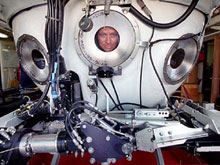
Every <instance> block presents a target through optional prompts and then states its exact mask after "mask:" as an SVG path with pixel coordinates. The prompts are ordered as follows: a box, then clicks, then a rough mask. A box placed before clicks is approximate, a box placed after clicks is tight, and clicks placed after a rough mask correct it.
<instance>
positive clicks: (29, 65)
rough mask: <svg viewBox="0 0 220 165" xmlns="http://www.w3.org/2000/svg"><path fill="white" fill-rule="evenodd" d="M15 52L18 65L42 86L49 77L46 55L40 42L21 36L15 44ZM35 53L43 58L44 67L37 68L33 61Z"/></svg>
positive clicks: (30, 37)
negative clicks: (18, 61) (17, 57)
mask: <svg viewBox="0 0 220 165" xmlns="http://www.w3.org/2000/svg"><path fill="white" fill-rule="evenodd" d="M17 52H18V56H19V60H20V63H21V65H22V67H23V68H24V71H25V72H26V73H27V74H28V76H29V77H30V78H31V79H32V80H33V81H35V82H37V83H39V84H44V83H45V82H46V81H47V78H48V75H49V66H48V55H47V53H46V50H45V49H44V47H43V46H42V45H41V44H40V42H39V41H38V40H37V39H36V38H34V37H33V36H30V35H26V34H24V35H22V36H21V37H20V38H19V39H18V42H17ZM34 52H37V53H38V54H39V55H40V57H42V58H43V61H44V63H45V64H44V65H45V66H44V67H39V66H38V65H36V62H35V61H34V60H33V53H34Z"/></svg>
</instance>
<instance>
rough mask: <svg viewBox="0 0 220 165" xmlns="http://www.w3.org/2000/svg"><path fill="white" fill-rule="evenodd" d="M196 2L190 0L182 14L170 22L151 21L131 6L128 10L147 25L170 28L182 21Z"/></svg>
mask: <svg viewBox="0 0 220 165" xmlns="http://www.w3.org/2000/svg"><path fill="white" fill-rule="evenodd" d="M198 2H199V0H192V2H191V4H190V6H189V7H188V9H187V10H186V11H185V13H183V15H181V16H180V17H179V18H178V19H176V20H175V21H173V22H170V23H158V22H154V21H151V20H150V19H148V18H146V17H145V16H144V15H142V14H141V13H140V12H139V11H138V10H137V9H135V8H134V7H133V6H131V8H130V12H131V13H132V14H133V15H134V16H135V17H137V18H138V19H139V20H140V21H142V22H143V23H144V24H146V25H149V26H152V27H155V28H159V29H168V28H172V27H174V26H177V25H179V24H180V23H181V22H183V21H184V20H185V19H186V18H187V17H188V16H189V15H190V14H191V13H192V11H193V10H194V9H195V7H196V5H197V4H198Z"/></svg>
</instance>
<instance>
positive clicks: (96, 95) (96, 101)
mask: <svg viewBox="0 0 220 165" xmlns="http://www.w3.org/2000/svg"><path fill="white" fill-rule="evenodd" d="M97 104H98V94H97V93H96V94H95V106H96V107H97Z"/></svg>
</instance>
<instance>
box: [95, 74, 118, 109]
mask: <svg viewBox="0 0 220 165" xmlns="http://www.w3.org/2000/svg"><path fill="white" fill-rule="evenodd" d="M98 80H99V82H100V83H101V85H102V87H103V88H104V89H105V91H106V92H107V94H108V96H109V97H110V98H111V100H112V102H113V103H114V104H115V106H117V104H116V102H115V100H114V99H113V97H112V95H111V94H110V93H109V91H108V89H107V88H106V86H105V85H104V83H103V82H102V80H101V79H100V78H99V79H98ZM117 109H118V110H119V111H120V109H119V108H118V107H117Z"/></svg>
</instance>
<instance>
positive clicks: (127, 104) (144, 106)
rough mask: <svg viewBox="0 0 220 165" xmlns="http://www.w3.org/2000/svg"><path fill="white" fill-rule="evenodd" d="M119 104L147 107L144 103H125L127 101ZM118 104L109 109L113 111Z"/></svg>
mask: <svg viewBox="0 0 220 165" xmlns="http://www.w3.org/2000/svg"><path fill="white" fill-rule="evenodd" d="M120 105H121V106H122V105H134V106H137V107H140V108H149V107H147V106H144V105H140V104H136V103H127V102H126V103H121V104H120ZM120 105H119V104H118V105H116V106H114V107H113V108H112V109H110V111H113V110H114V109H115V108H117V107H119V106H120Z"/></svg>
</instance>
